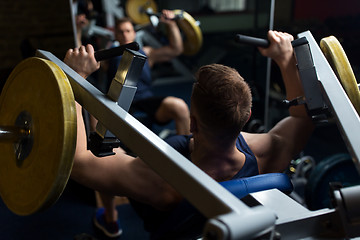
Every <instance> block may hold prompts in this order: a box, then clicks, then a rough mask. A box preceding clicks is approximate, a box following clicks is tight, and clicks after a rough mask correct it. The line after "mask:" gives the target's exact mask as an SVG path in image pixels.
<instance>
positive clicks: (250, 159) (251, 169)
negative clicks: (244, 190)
mask: <svg viewBox="0 0 360 240" xmlns="http://www.w3.org/2000/svg"><path fill="white" fill-rule="evenodd" d="M191 137H192V136H191V135H181V136H178V135H175V136H172V137H169V138H168V139H167V140H166V142H167V143H168V144H169V145H170V146H172V147H173V148H174V149H176V150H177V151H178V152H179V153H181V154H182V155H183V156H184V157H186V158H187V159H190V149H189V143H190V139H191ZM236 147H237V149H238V150H239V151H240V152H242V153H243V154H245V163H244V166H243V167H242V168H241V169H240V171H239V172H238V173H237V174H235V175H234V176H233V178H232V179H237V178H243V177H251V176H255V175H258V174H259V168H258V164H257V160H256V157H255V155H254V153H253V152H252V151H251V149H250V148H249V146H248V145H247V143H246V141H245V139H244V137H243V136H242V135H241V134H239V136H238V138H237V140H236Z"/></svg>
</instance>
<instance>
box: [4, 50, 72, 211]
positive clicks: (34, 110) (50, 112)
mask: <svg viewBox="0 0 360 240" xmlns="http://www.w3.org/2000/svg"><path fill="white" fill-rule="evenodd" d="M24 112H26V114H27V115H28V116H30V117H31V125H30V129H31V136H32V138H33V145H32V147H31V151H30V153H29V155H27V157H26V158H25V159H24V160H23V161H22V162H21V163H20V164H19V162H18V161H17V158H16V156H15V151H14V143H12V142H9V143H3V142H2V143H0V155H1V160H0V161H1V163H0V195H1V197H2V199H3V201H4V203H5V204H6V205H7V207H8V208H9V209H10V210H11V211H12V212H14V213H16V214H18V215H29V214H32V213H35V212H38V211H41V210H44V209H46V208H48V207H50V206H51V205H52V204H54V203H55V202H56V201H57V199H58V198H59V197H60V195H61V194H62V192H63V190H64V188H65V186H66V183H67V181H68V179H69V176H70V172H71V168H72V163H73V156H74V153H75V147H76V108H75V101H74V95H73V92H72V89H71V86H70V83H69V81H68V79H67V77H66V75H65V74H64V72H63V71H62V70H61V69H60V68H59V67H58V66H57V65H56V64H55V63H53V62H51V61H48V60H45V59H41V58H37V57H33V58H28V59H26V60H24V61H22V62H21V63H19V64H18V65H17V66H16V67H15V69H14V70H13V71H12V73H11V74H10V76H9V78H8V79H7V81H6V84H5V86H4V88H3V91H2V94H1V96H0V126H14V125H15V122H16V121H17V120H16V119H17V118H18V116H19V115H21V114H22V113H24Z"/></svg>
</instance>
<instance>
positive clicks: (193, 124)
mask: <svg viewBox="0 0 360 240" xmlns="http://www.w3.org/2000/svg"><path fill="white" fill-rule="evenodd" d="M190 132H191V133H194V132H197V122H196V118H195V117H194V116H191V115H190Z"/></svg>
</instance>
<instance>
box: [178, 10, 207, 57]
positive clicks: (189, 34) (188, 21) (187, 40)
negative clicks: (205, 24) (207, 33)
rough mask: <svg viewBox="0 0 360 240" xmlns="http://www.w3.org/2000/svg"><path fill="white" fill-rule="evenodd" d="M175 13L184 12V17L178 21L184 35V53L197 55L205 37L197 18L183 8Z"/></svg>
mask: <svg viewBox="0 0 360 240" xmlns="http://www.w3.org/2000/svg"><path fill="white" fill-rule="evenodd" d="M174 13H175V15H179V14H182V15H183V18H181V19H179V20H178V21H177V24H178V26H179V28H180V30H181V32H182V34H183V36H184V39H183V44H184V53H183V54H184V55H187V56H191V55H195V54H196V53H197V52H198V51H199V50H200V48H201V46H202V42H203V38H202V32H201V29H200V27H199V25H198V24H197V23H196V21H195V19H194V18H193V17H192V16H191V15H190V14H189V13H187V12H185V11H183V10H178V9H177V10H174Z"/></svg>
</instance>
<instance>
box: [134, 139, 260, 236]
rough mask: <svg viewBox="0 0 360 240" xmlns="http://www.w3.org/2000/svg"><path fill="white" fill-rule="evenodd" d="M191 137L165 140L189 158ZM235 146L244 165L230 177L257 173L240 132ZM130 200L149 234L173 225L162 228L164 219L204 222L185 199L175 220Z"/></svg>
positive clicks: (163, 212) (191, 223)
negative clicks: (242, 154)
mask: <svg viewBox="0 0 360 240" xmlns="http://www.w3.org/2000/svg"><path fill="white" fill-rule="evenodd" d="M191 138H192V135H175V136H172V137H169V138H168V139H166V140H165V141H166V142H167V143H168V144H169V145H170V146H172V147H173V148H174V149H175V150H177V151H178V152H179V153H181V154H182V155H183V156H184V157H186V158H187V159H189V160H190V149H189V143H190V139H191ZM236 147H237V148H238V149H239V151H240V152H242V153H244V154H245V157H246V158H245V163H244V166H243V167H242V168H241V170H240V171H239V172H238V173H237V174H235V176H234V177H233V178H232V179H236V178H243V177H250V176H254V175H258V174H259V170H258V164H257V160H256V157H255V155H254V154H253V152H252V151H251V149H250V148H249V146H248V145H247V143H246V142H245V139H244V137H243V136H242V135H241V134H240V135H239V136H238V138H237V140H236ZM130 202H131V204H132V206H133V207H134V210H135V211H136V212H137V214H138V215H139V216H140V217H141V218H142V219H143V221H144V228H145V230H147V231H148V232H150V233H151V236H152V235H156V234H159V231H160V232H162V230H164V229H166V230H169V229H171V228H172V227H173V226H167V227H166V228H164V229H162V228H161V227H160V226H162V225H163V224H164V221H165V219H166V220H167V221H170V222H171V223H174V226H177V225H178V224H179V222H180V223H181V222H182V221H183V219H187V220H189V222H188V223H187V227H188V226H189V225H191V226H195V225H202V224H204V223H205V220H206V218H205V217H203V216H202V214H201V213H199V212H198V211H197V210H196V209H193V207H192V206H190V205H189V204H188V203H187V201H185V202H184V201H183V202H182V203H181V204H185V205H184V206H185V207H184V209H181V208H180V212H179V209H177V210H176V211H177V213H179V214H175V215H176V216H175V218H180V219H175V221H173V219H172V220H169V218H170V219H171V218H172V217H173V216H172V215H171V214H172V212H171V211H170V212H165V211H159V210H156V209H154V208H152V207H150V206H149V205H146V204H142V203H139V202H137V201H134V200H132V199H130ZM188 213H189V214H188ZM165 224H167V223H165ZM198 227H199V228H200V229H202V228H201V227H202V226H198ZM185 228H186V227H185ZM172 230H174V229H172ZM152 237H153V236H152ZM152 237H151V238H152ZM155 238H156V237H155Z"/></svg>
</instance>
